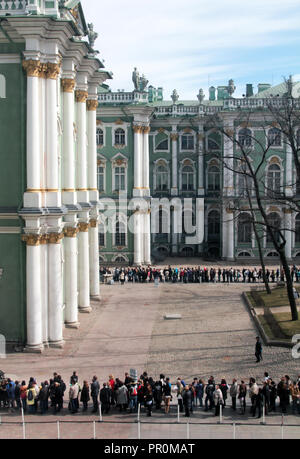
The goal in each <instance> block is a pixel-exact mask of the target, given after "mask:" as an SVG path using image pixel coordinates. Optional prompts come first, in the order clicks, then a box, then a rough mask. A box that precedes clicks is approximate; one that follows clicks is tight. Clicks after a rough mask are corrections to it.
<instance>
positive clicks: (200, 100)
mask: <svg viewBox="0 0 300 459" xmlns="http://www.w3.org/2000/svg"><path fill="white" fill-rule="evenodd" d="M197 97H198V100H199V102H200V104H202V102H203V101H204V99H205V95H204V91H203V89H202V88H201V89H199V94H198V96H197Z"/></svg>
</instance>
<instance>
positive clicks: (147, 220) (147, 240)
mask: <svg viewBox="0 0 300 459" xmlns="http://www.w3.org/2000/svg"><path fill="white" fill-rule="evenodd" d="M144 228H145V233H144V263H145V265H150V264H151V216H150V211H148V212H146V213H145V214H144Z"/></svg>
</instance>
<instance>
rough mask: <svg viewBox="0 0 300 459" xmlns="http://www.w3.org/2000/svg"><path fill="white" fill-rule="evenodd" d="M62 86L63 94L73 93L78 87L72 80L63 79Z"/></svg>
mask: <svg viewBox="0 0 300 459" xmlns="http://www.w3.org/2000/svg"><path fill="white" fill-rule="evenodd" d="M61 85H62V88H63V92H68V93H73V92H74V89H75V86H76V82H75V80H73V79H72V78H63V79H62V80H61Z"/></svg>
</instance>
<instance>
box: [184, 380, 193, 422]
mask: <svg viewBox="0 0 300 459" xmlns="http://www.w3.org/2000/svg"><path fill="white" fill-rule="evenodd" d="M182 397H183V405H184V407H185V417H187V418H189V417H190V415H191V409H192V397H193V394H192V390H191V387H190V386H186V387H185V388H184V392H183V395H182Z"/></svg>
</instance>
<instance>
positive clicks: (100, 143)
mask: <svg viewBox="0 0 300 459" xmlns="http://www.w3.org/2000/svg"><path fill="white" fill-rule="evenodd" d="M103 144H104V135H103V131H102V129H100V128H97V145H98V147H102V146H103Z"/></svg>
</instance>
